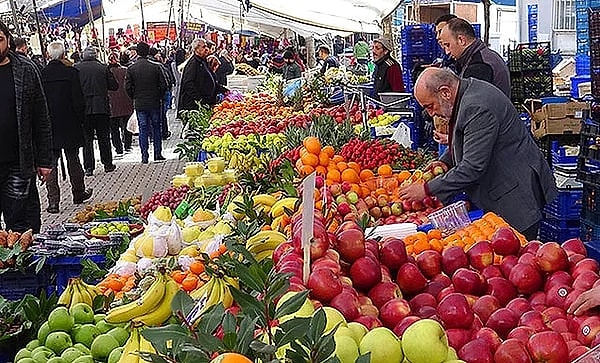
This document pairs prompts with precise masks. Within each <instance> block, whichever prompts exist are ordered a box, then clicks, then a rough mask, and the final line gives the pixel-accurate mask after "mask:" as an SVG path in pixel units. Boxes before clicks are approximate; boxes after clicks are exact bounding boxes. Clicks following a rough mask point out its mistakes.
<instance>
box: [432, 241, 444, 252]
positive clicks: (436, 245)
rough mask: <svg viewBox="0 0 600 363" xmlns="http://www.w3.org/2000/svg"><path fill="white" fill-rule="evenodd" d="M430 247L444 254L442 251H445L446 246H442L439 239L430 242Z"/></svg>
mask: <svg viewBox="0 0 600 363" xmlns="http://www.w3.org/2000/svg"><path fill="white" fill-rule="evenodd" d="M429 245H430V246H431V248H432V249H434V250H436V251H438V252H439V253H442V251H443V250H444V245H443V244H442V241H440V240H439V239H437V238H433V239H431V240H429Z"/></svg>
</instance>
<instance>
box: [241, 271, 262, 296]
mask: <svg viewBox="0 0 600 363" xmlns="http://www.w3.org/2000/svg"><path fill="white" fill-rule="evenodd" d="M255 266H256V265H253V267H255ZM253 267H250V268H248V267H246V266H244V265H239V266H236V269H237V274H238V276H239V278H240V281H241V282H242V283H243V284H244V285H246V286H248V288H250V289H251V290H253V291H256V292H262V291H263V290H264V289H265V280H264V279H261V276H260V275H259V274H257V273H256V270H257V268H253ZM256 267H257V266H256Z"/></svg>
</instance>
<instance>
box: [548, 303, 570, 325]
mask: <svg viewBox="0 0 600 363" xmlns="http://www.w3.org/2000/svg"><path fill="white" fill-rule="evenodd" d="M542 316H543V317H544V321H546V322H550V321H554V320H556V319H567V312H566V311H565V310H564V309H561V308H558V307H556V306H551V307H549V308H546V309H544V311H542Z"/></svg>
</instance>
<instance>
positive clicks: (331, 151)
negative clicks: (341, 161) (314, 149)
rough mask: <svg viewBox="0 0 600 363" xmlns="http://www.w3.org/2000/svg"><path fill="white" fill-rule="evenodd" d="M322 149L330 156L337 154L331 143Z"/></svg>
mask: <svg viewBox="0 0 600 363" xmlns="http://www.w3.org/2000/svg"><path fill="white" fill-rule="evenodd" d="M321 151H322V152H324V153H325V154H327V156H329V157H330V158H332V157H333V156H334V155H335V150H334V149H333V146H331V145H327V146H325V147H324V148H323V149H321Z"/></svg>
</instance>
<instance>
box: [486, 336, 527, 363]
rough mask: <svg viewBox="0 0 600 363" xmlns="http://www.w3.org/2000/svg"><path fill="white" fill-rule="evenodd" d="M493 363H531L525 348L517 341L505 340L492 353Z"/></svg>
mask: <svg viewBox="0 0 600 363" xmlns="http://www.w3.org/2000/svg"><path fill="white" fill-rule="evenodd" d="M494 362H495V363H532V361H531V357H530V356H529V353H528V352H527V346H526V345H525V344H524V343H522V342H520V341H519V340H517V339H507V340H505V341H503V342H502V344H500V346H499V347H498V349H496V353H494Z"/></svg>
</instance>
